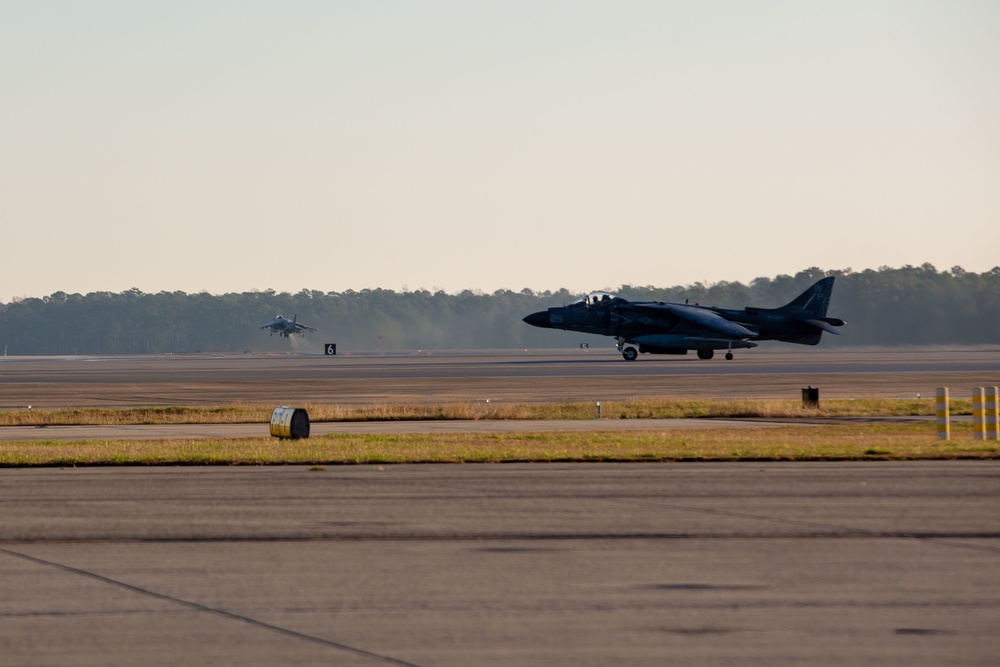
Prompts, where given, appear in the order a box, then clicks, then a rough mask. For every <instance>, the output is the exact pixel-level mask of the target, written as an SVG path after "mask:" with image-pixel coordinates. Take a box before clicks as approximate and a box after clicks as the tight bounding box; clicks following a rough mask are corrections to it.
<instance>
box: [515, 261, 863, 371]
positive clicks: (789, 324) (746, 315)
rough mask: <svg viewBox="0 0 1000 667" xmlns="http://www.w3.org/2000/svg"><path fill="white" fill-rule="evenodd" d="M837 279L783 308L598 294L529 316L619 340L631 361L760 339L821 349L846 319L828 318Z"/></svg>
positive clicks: (549, 325) (729, 354) (541, 323)
mask: <svg viewBox="0 0 1000 667" xmlns="http://www.w3.org/2000/svg"><path fill="white" fill-rule="evenodd" d="M833 280H834V277H833V276H829V277H827V278H823V279H822V280H820V281H818V282H817V283H816V284H815V285H813V286H812V287H810V288H809V289H807V290H806V291H805V292H803V293H802V294H800V295H799V296H797V297H796V298H795V300H793V301H792V302H791V303H789V304H787V305H784V306H782V307H780V308H755V307H752V306H747V307H746V308H743V309H742V310H735V309H726V308H716V307H714V306H713V307H707V306H701V305H698V304H693V305H692V304H688V303H669V302H663V301H626V300H625V299H623V298H621V297H618V296H614V295H611V294H606V293H604V292H596V293H592V294H588V295H587V296H585V297H582V298H581V299H579V300H577V301H574V302H573V303H571V304H569V305H568V306H564V307H562V308H549V309H548V310H543V311H540V312H537V313H532V314H531V315H528V316H527V317H525V318H524V321H525V322H527V323H528V324H530V325H532V326H536V327H543V328H546V329H565V330H566V331H579V332H581V333H591V334H598V335H601V336H614V337H615V339H616V340H617V341H618V345H617V347H618V350H619V351H620V352H621V353H622V356H623V357H625V360H626V361H635V359H636V357H638V356H639V353H640V352H643V353H645V352H649V353H652V354H687V352H688V350H696V351H697V352H698V358H699V359H711V358H712V357H713V356H714V355H715V350H726V359H732V358H733V350H734V349H740V348H751V347H757V343H756V342H754V341H759V340H778V341H782V342H785V343H799V344H801V345H816V344H817V343H819V340H820V337H821V336H822V335H823V332H824V331H826V332H829V333H832V334H838V333H839V332H838V331H837V330H836V329H835V327H840V326H843V325H844V324H845V322H844V320H841V319H838V318H836V317H827V316H826V310H827V307H828V306H829V305H830V294H831V293H832V292H833Z"/></svg>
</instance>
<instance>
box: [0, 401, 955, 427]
mask: <svg viewBox="0 0 1000 667" xmlns="http://www.w3.org/2000/svg"><path fill="white" fill-rule="evenodd" d="M296 407H301V408H305V409H306V410H307V411H308V412H309V418H310V420H311V421H314V422H336V421H404V420H509V419H592V418H594V417H595V416H597V406H596V404H595V403H592V402H583V403H499V402H493V403H486V402H469V403H444V404H440V405H420V404H406V403H382V404H372V405H366V406H340V405H315V404H306V405H297V406H296ZM273 409H274V406H273V405H261V404H251V403H236V404H231V405H212V406H205V407H183V406H160V407H157V406H154V407H134V408H71V409H58V410H44V409H43V410H37V409H36V410H24V409H18V410H0V426H43V425H46V426H66V425H98V426H100V425H103V426H114V425H125V424H237V423H266V422H268V421H269V420H270V418H271V412H272V410H273ZM951 409H952V414H956V415H957V414H969V410H970V405H969V401H960V400H956V401H952V406H951ZM933 414H934V400H933V399H853V400H843V399H839V400H836V399H835V400H826V401H823V402H822V403H821V408H820V409H819V410H816V409H810V408H803V407H802V403H801V402H799V401H791V400H788V401H779V400H751V399H743V400H733V401H719V400H697V399H691V400H680V399H669V398H664V399H649V400H643V401H607V402H604V403H603V404H602V405H601V415H602V416H603V417H605V418H611V419H654V418H655V419H678V418H697V417H714V418H725V417H728V418H749V417H761V418H797V417H816V416H838V417H839V416H855V417H872V416H900V415H933Z"/></svg>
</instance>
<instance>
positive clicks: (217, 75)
mask: <svg viewBox="0 0 1000 667" xmlns="http://www.w3.org/2000/svg"><path fill="white" fill-rule="evenodd" d="M998 35H1000V2H996V1H995V0H982V1H972V0H966V1H962V0H940V1H932V2H921V1H919V0H900V1H898V2H892V1H886V0H859V1H857V2H852V1H844V0H837V1H830V2H810V1H808V0H787V1H786V0H774V1H766V0H765V1H753V2H750V1H743V0H741V1H735V0H733V1H718V2H713V1H706V0H688V1H684V2H680V1H669V0H658V1H652V0H650V1H641V0H615V1H613V2H612V1H604V2H597V1H587V0H565V1H546V0H530V1H529V0H525V1H520V0H502V1H499V0H498V1H495V2H475V1H474V0H454V1H435V0H427V1H424V2H418V1H413V0H405V1H404V0H400V1H392V0H385V1H380V0H357V1H354V2H337V1H333V0H325V1H321V0H316V1H294V0H293V1H282V2H273V1H267V2H265V1H250V0H239V1H236V0H231V1H228V2H222V1H216V0H196V1H191V2H185V1H179V0H169V1H164V2H154V1H149V2H134V1H132V0H122V1H118V2H111V1H91V2H87V1H83V0H81V1H78V2H70V1H59V2H53V1H45V0H25V1H23V2H22V1H17V0H0V235H2V236H0V243H2V246H0V247H2V248H3V258H2V263H0V301H9V300H10V299H11V298H16V297H26V296H29V297H30V296H45V295H48V294H51V293H52V292H56V291H64V292H70V293H72V292H81V293H87V292H91V291H101V290H106V291H112V292H119V291H122V290H125V289H129V288H131V287H138V288H139V289H140V290H142V291H145V292H158V291H161V290H167V291H175V290H182V291H185V292H198V291H202V290H205V291H208V292H211V293H223V292H231V291H237V292H242V291H249V290H254V289H259V290H265V289H276V290H278V291H291V292H297V291H298V290H300V289H302V288H308V289H314V290H321V291H344V290H347V289H355V290H357V289H364V288H378V287H381V288H386V289H394V290H402V289H412V290H416V289H421V288H424V289H430V290H436V289H443V290H445V291H448V292H457V291H460V290H463V289H480V290H483V291H486V292H492V291H494V290H496V289H501V288H509V289H514V290H520V289H522V288H524V287H528V288H531V289H534V290H544V289H557V288H560V287H567V288H569V289H571V290H574V291H584V290H589V289H598V288H610V289H614V288H616V287H618V286H620V285H622V284H632V285H656V286H670V285H674V284H689V283H693V282H696V281H706V282H716V281H720V280H738V281H743V282H746V281H749V280H751V279H753V278H755V277H757V276H775V275H778V274H781V273H795V272H796V271H799V270H801V269H804V268H808V267H811V266H818V267H820V268H825V269H844V268H852V269H854V270H856V271H858V270H862V269H866V268H878V267H879V266H893V267H898V266H902V265H904V264H915V265H918V264H922V263H924V262H930V263H932V264H934V265H935V266H937V267H938V268H939V269H942V270H944V269H948V268H951V267H952V266H955V265H959V266H962V267H963V268H965V269H966V270H969V271H976V272H980V271H986V270H989V269H990V268H992V267H993V266H996V265H998V264H1000V38H998Z"/></svg>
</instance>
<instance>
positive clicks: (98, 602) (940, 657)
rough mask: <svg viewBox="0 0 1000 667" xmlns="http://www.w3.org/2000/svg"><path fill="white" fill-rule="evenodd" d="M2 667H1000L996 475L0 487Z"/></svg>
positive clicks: (685, 472)
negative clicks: (616, 666) (673, 666)
mask: <svg viewBox="0 0 1000 667" xmlns="http://www.w3.org/2000/svg"><path fill="white" fill-rule="evenodd" d="M0 510H2V512H3V517H4V520H3V521H2V522H0V656H2V657H0V662H2V664H4V665H66V666H73V665H97V664H102V665H106V664H135V665H139V664H141V665H152V666H155V665H177V664H211V665H241V666H246V665H276V664H281V665H291V664H294V665H331V664H335V665H357V666H361V665H421V666H425V665H426V666H430V665H435V666H440V667H446V666H452V665H454V666H459V665H461V666H465V665H483V666H491V665H497V666H499V665H503V666H507V665H574V666H579V665H584V666H586V665H594V666H596V665H602V666H603V665H611V664H627V665H663V664H668V663H670V664H684V665H723V664H739V665H772V666H773V665H804V664H808V665H845V664H851V665H857V664H891V665H907V666H908V667H919V666H923V665H926V666H928V667H930V666H934V667H937V666H939V665H945V664H946V665H995V664H996V657H997V655H1000V635H998V634H997V632H996V628H997V626H998V623H1000V464H998V463H996V462H926V463H888V462H878V463H872V462H867V463H827V464H799V463H783V464H759V463H754V464H696V463H688V464H653V465H648V464H630V465H604V464H591V465H586V464H583V465H561V464H560V465H492V466H491V465H461V466H437V465H424V466H386V467H384V468H382V467H371V466H357V467H337V468H328V469H327V470H325V471H309V470H306V469H305V468H304V467H291V466H290V467H278V468H231V467H230V468H186V469H184V468H99V469H93V468H91V469H66V470H57V469H35V470H3V471H0Z"/></svg>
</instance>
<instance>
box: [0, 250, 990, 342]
mask: <svg viewBox="0 0 1000 667" xmlns="http://www.w3.org/2000/svg"><path fill="white" fill-rule="evenodd" d="M827 275H835V276H837V283H836V286H835V287H834V290H833V298H832V301H831V306H830V313H829V314H830V315H831V316H834V317H840V318H843V319H845V320H847V326H846V327H844V329H843V335H841V336H831V335H826V336H824V337H823V342H822V343H821V345H823V346H858V345H923V344H961V345H982V344H996V343H1000V267H996V268H993V269H992V270H990V271H987V272H985V273H969V272H966V271H964V270H962V269H961V268H960V267H954V268H952V269H951V270H948V271H938V270H937V269H936V268H935V267H933V266H931V265H930V264H924V265H923V266H919V267H913V266H904V267H902V268H898V269H896V268H888V267H883V268H880V269H877V270H871V269H869V270H865V271H860V272H854V271H851V270H850V269H846V270H839V271H824V270H821V269H818V268H810V269H806V270H804V271H801V272H799V273H797V274H796V275H794V276H788V275H780V276H777V277H775V278H756V279H754V280H753V281H751V282H750V284H749V285H744V284H742V283H733V282H719V283H712V284H703V283H695V284H693V285H684V286H675V287H665V288H660V287H650V286H645V287H643V286H636V285H623V286H621V287H620V288H618V289H608V290H606V291H610V292H614V293H616V294H618V295H620V296H622V297H625V298H626V299H643V300H659V301H684V300H685V299H688V300H690V301H691V302H692V303H696V302H697V303H701V304H702V305H710V306H725V307H739V308H741V307H743V306H760V307H765V308H770V307H776V306H780V305H783V304H785V303H787V302H789V301H791V300H792V299H793V298H794V297H795V296H797V295H798V294H799V293H800V292H801V291H803V290H804V289H805V288H806V287H808V286H809V285H811V284H812V283H813V282H814V281H816V280H818V279H819V278H822V277H823V276H827ZM578 296H579V295H578V294H574V293H571V292H568V291H566V290H559V291H557V292H534V291H531V290H529V289H524V290H521V291H520V292H514V291H510V290H499V291H496V292H493V293H492V294H483V293H481V292H476V291H464V292H461V293H459V294H446V293H444V292H440V291H439V292H429V291H426V290H418V291H412V292H411V291H404V292H395V291H392V290H384V289H365V290H361V291H358V292H355V291H353V290H349V291H346V292H319V291H314V290H305V289H304V290H302V291H300V292H298V293H297V294H289V293H284V292H275V291H273V290H268V291H264V292H242V293H238V294H237V293H231V294H221V295H212V294H207V293H199V294H187V293H184V292H159V293H157V294H146V293H143V292H141V291H139V290H137V289H131V290H128V291H125V292H122V293H120V294H116V293H110V292H94V293H91V294H85V295H82V294H67V293H65V292H56V293H55V294H52V295H49V296H47V297H43V298H29V299H20V300H16V301H14V302H12V303H9V304H0V350H2V352H3V354H5V355H60V354H65V355H78V354H80V355H124V354H167V353H190V352H246V351H253V352H269V351H270V352H275V351H285V350H294V351H316V352H320V351H322V346H323V344H324V343H336V344H337V346H338V352H339V353H350V352H352V351H358V352H361V351H384V352H389V351H395V350H445V349H504V348H507V349H509V348H555V347H577V346H578V345H579V344H580V343H584V342H586V343H589V344H590V346H591V347H595V348H596V347H603V346H606V347H612V346H613V345H614V340H613V339H611V338H606V337H599V336H589V335H586V334H577V333H569V332H559V331H549V330H544V329H537V328H535V327H530V326H528V325H527V324H524V323H523V322H522V321H521V318H522V317H524V316H525V315H527V314H528V313H531V312H534V311H537V310H543V309H545V308H548V307H550V306H559V305H565V304H566V303H568V302H570V301H572V300H574V299H575V298H577V297H578ZM279 313H280V314H282V315H285V316H286V317H289V318H291V317H293V316H296V315H297V316H298V319H299V321H300V322H303V323H305V324H307V325H309V326H312V327H315V328H316V329H318V330H319V331H318V332H316V333H308V334H306V337H305V338H304V339H303V338H301V337H298V336H296V337H294V338H293V339H291V340H288V339H284V338H280V337H279V336H277V335H275V336H269V335H268V332H267V331H264V330H261V329H260V327H261V326H263V325H265V324H267V323H269V322H270V321H271V320H272V319H273V318H274V316H275V315H277V314H279ZM765 345H772V346H773V345H782V344H781V343H765Z"/></svg>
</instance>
